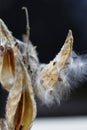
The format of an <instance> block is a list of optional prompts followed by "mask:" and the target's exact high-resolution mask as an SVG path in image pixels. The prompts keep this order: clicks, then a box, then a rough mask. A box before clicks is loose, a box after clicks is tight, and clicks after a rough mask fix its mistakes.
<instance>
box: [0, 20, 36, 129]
mask: <svg viewBox="0 0 87 130" xmlns="http://www.w3.org/2000/svg"><path fill="white" fill-rule="evenodd" d="M22 58H23V57H22V54H21V52H20V50H19V49H18V48H17V46H15V41H14V38H13V36H12V34H11V33H10V31H9V30H8V29H7V27H6V25H5V24H4V22H3V21H2V20H1V19H0V82H1V83H2V85H3V87H4V88H5V89H6V90H8V91H9V95H8V98H7V103H6V122H7V126H8V129H7V130H28V129H29V128H30V127H31V124H32V121H33V120H34V118H35V116H36V103H35V100H34V93H33V89H32V84H31V79H30V77H29V75H28V72H27V67H26V65H25V64H24V63H23V60H22Z"/></svg>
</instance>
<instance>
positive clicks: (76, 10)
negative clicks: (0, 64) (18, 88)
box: [0, 0, 87, 117]
mask: <svg viewBox="0 0 87 130" xmlns="http://www.w3.org/2000/svg"><path fill="white" fill-rule="evenodd" d="M22 6H26V7H27V8H28V11H29V18H30V28H31V31H30V33H31V35H30V39H31V41H32V42H33V44H34V45H36V46H37V51H38V56H39V58H40V61H41V62H45V63H48V62H49V61H50V60H52V59H53V57H55V55H56V54H57V53H58V51H59V50H60V48H61V47H62V45H63V43H64V40H65V38H66V36H67V33H68V30H69V29H72V31H73V35H74V50H75V51H76V52H77V53H78V54H82V53H87V0H25V1H23V0H7V1H6V0H0V18H2V19H3V20H4V22H5V23H6V25H7V26H8V28H9V29H10V30H11V31H12V32H13V35H14V36H15V37H16V38H19V39H22V34H23V33H25V26H26V19H25V13H24V11H23V10H21V8H22ZM86 84H87V83H84V84H83V85H81V86H80V87H79V88H77V89H75V90H73V91H72V93H71V95H70V97H69V99H68V100H67V101H62V102H61V105H60V106H58V105H57V104H55V105H53V106H51V107H49V108H48V107H46V106H43V105H41V104H39V102H37V104H38V116H39V117H44V116H73V115H87V85H86ZM6 98H7V92H6V91H4V90H3V89H2V88H1V87H0V117H4V113H5V102H6Z"/></svg>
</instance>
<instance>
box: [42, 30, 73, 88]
mask: <svg viewBox="0 0 87 130" xmlns="http://www.w3.org/2000/svg"><path fill="white" fill-rule="evenodd" d="M72 46H73V36H72V32H71V30H70V31H69V33H68V36H67V38H66V41H65V43H64V45H63V47H62V49H61V50H60V52H59V53H58V55H57V56H56V57H55V58H54V59H53V61H51V62H50V63H49V64H47V65H46V66H45V67H44V68H43V70H42V71H41V73H40V77H41V81H42V84H43V85H44V86H45V89H47V87H48V88H49V87H53V86H54V84H55V83H56V82H58V81H61V80H62V79H61V77H60V75H59V74H60V72H61V70H62V69H63V68H64V66H65V64H67V61H68V59H69V57H70V55H71V52H72Z"/></svg>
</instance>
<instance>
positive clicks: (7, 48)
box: [0, 19, 15, 90]
mask: <svg viewBox="0 0 87 130" xmlns="http://www.w3.org/2000/svg"><path fill="white" fill-rule="evenodd" d="M12 39H13V38H12V36H11V34H10V32H9V31H8V29H7V27H6V26H5V24H4V22H3V21H2V20H1V19H0V82H1V83H2V85H3V87H4V88H5V89H6V90H9V89H10V88H11V86H12V84H13V82H14V75H15V58H14V50H13V43H12Z"/></svg>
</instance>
